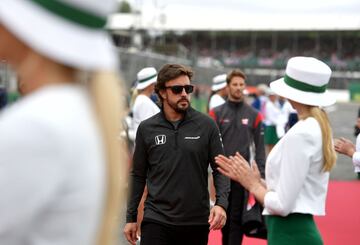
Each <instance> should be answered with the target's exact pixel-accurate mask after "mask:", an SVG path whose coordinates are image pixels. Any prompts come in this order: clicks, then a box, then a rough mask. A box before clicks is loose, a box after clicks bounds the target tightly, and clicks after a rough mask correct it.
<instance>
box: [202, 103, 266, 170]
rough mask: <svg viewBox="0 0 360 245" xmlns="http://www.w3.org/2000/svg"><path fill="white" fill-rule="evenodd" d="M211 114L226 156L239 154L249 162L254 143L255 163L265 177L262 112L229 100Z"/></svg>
mask: <svg viewBox="0 0 360 245" xmlns="http://www.w3.org/2000/svg"><path fill="white" fill-rule="evenodd" d="M209 114H210V116H211V117H212V118H213V119H214V120H215V122H216V123H217V124H218V126H219V129H220V132H221V136H222V139H223V143H224V149H225V154H226V156H232V155H234V154H235V153H236V152H239V153H240V154H241V155H242V156H243V157H244V158H245V159H246V160H247V161H249V159H250V147H251V145H252V144H253V143H254V145H255V152H254V153H255V161H256V164H257V165H258V167H259V170H260V172H261V176H262V177H265V146H264V130H263V125H262V116H261V114H260V112H258V111H257V110H255V109H254V108H253V107H251V106H249V105H248V104H246V103H244V102H233V101H229V100H228V101H226V102H225V103H224V104H222V105H220V106H218V107H215V108H213V109H212V110H211V111H210V112H209Z"/></svg>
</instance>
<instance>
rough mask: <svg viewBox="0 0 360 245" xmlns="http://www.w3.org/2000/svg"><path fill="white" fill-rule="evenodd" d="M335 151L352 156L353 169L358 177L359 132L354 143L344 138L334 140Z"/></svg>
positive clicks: (359, 162)
mask: <svg viewBox="0 0 360 245" xmlns="http://www.w3.org/2000/svg"><path fill="white" fill-rule="evenodd" d="M335 151H337V152H338V153H340V154H343V155H346V156H348V157H351V158H352V162H353V165H354V171H355V173H356V175H357V178H358V179H360V134H358V136H357V137H356V145H354V144H353V143H352V142H351V141H350V140H349V139H346V138H340V139H337V140H335Z"/></svg>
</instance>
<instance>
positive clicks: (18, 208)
mask: <svg viewBox="0 0 360 245" xmlns="http://www.w3.org/2000/svg"><path fill="white" fill-rule="evenodd" d="M19 120H20V118H18V120H17V121H19ZM23 120H24V121H22V122H20V123H18V122H17V121H13V122H11V124H9V122H7V123H6V124H5V125H4V123H0V135H1V137H0V193H1V195H0V217H1V219H0V238H1V239H0V240H1V241H5V240H7V239H9V238H10V237H12V236H13V235H14V233H16V231H19V230H20V227H21V226H23V225H28V224H29V222H30V221H31V220H32V218H33V217H34V216H36V215H38V213H39V211H40V210H41V209H42V208H44V205H46V203H48V202H49V201H50V200H51V198H52V197H53V195H54V192H55V190H56V189H57V188H58V186H59V183H60V182H61V181H60V180H61V179H62V176H63V175H62V174H63V171H61V170H62V169H63V168H64V167H63V166H61V164H59V163H60V162H61V160H60V159H59V158H61V157H60V156H61V153H60V152H59V147H58V145H57V143H56V142H59V141H57V140H56V138H54V134H53V133H52V132H51V130H47V129H46V127H42V126H41V125H39V123H32V122H29V121H28V120H26V119H23ZM69 171H71V170H69ZM11 234H12V236H11Z"/></svg>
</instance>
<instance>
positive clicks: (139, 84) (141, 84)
mask: <svg viewBox="0 0 360 245" xmlns="http://www.w3.org/2000/svg"><path fill="white" fill-rule="evenodd" d="M156 81H157V76H156V77H153V78H151V79H150V80H149V81H146V82H142V83H137V85H136V89H138V90H142V89H144V88H146V87H148V86H150V85H151V84H153V83H156Z"/></svg>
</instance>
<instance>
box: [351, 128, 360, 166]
mask: <svg viewBox="0 0 360 245" xmlns="http://www.w3.org/2000/svg"><path fill="white" fill-rule="evenodd" d="M352 160H353V164H354V168H355V172H356V173H358V172H360V134H358V136H357V137H356V152H355V153H354V155H353V156H352Z"/></svg>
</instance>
